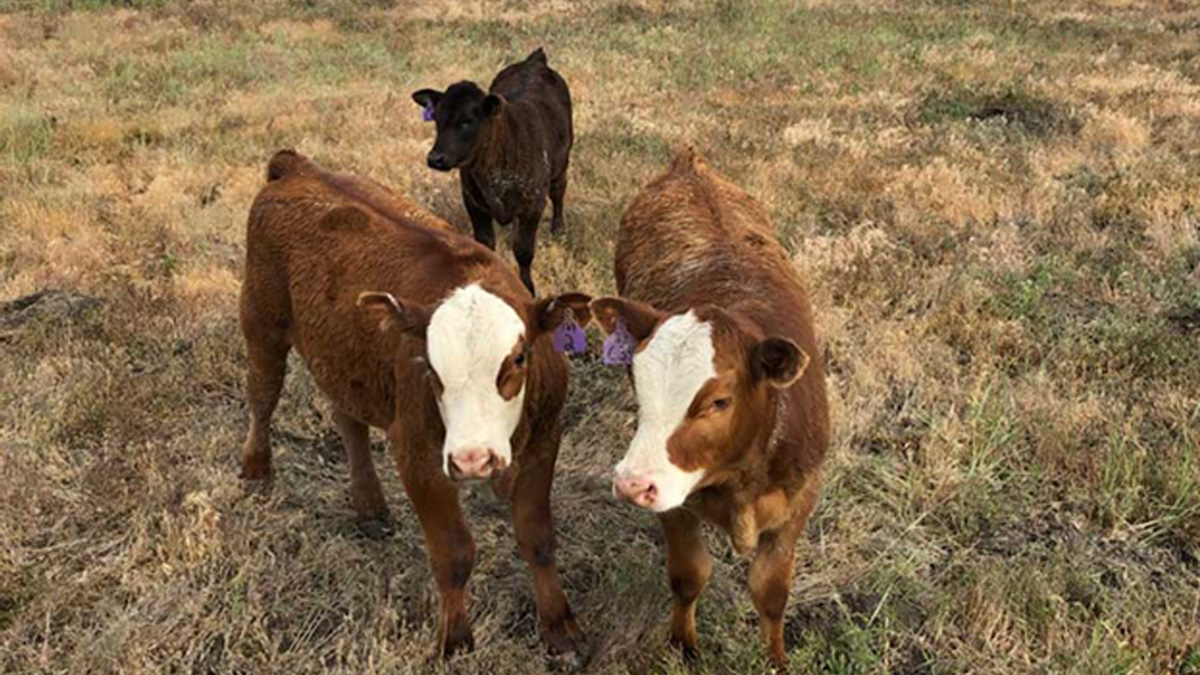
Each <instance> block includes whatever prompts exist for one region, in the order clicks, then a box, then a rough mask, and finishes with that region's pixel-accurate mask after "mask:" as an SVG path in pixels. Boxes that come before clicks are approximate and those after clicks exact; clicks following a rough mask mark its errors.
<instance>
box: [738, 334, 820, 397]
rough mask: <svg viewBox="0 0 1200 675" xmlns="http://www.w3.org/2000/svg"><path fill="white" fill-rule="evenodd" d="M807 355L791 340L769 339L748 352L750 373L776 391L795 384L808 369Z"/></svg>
mask: <svg viewBox="0 0 1200 675" xmlns="http://www.w3.org/2000/svg"><path fill="white" fill-rule="evenodd" d="M808 361H809V359H808V354H806V353H805V352H804V350H803V349H800V347H799V346H798V345H797V344H796V343H795V342H792V341H791V340H789V339H787V338H783V337H775V336H772V337H769V338H767V339H765V340H763V341H762V342H759V343H758V344H756V345H754V347H753V348H752V349H751V350H750V372H751V373H754V377H755V379H757V380H766V382H767V384H769V385H771V386H772V387H775V388H776V389H786V388H788V387H790V386H792V385H793V384H795V383H796V380H799V379H800V376H801V375H803V374H804V371H805V370H807V369H808Z"/></svg>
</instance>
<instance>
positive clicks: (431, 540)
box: [398, 443, 475, 657]
mask: <svg viewBox="0 0 1200 675" xmlns="http://www.w3.org/2000/svg"><path fill="white" fill-rule="evenodd" d="M422 445H423V444H422ZM401 447H403V448H404V450H403V454H402V456H401V457H399V458H398V459H399V460H400V462H399V463H400V467H401V469H400V473H401V478H402V479H403V480H404V489H405V490H406V491H407V492H408V497H409V499H411V500H412V505H413V509H414V510H415V511H416V512H417V518H418V519H419V520H420V521H421V531H422V532H423V533H424V536H425V549H426V552H427V553H428V555H429V565H430V567H431V568H433V577H434V579H435V580H436V581H437V586H438V593H439V595H440V596H441V613H440V618H439V620H438V650H439V652H440V653H441V654H442V656H447V657H448V656H451V655H452V654H454V653H456V652H459V651H468V650H471V649H474V648H475V638H474V636H473V635H472V634H471V621H470V619H468V618H467V580H468V579H469V578H470V577H471V570H472V569H473V568H474V567H475V540H474V539H473V538H472V537H471V532H470V530H468V529H467V524H466V522H465V521H464V520H463V515H462V510H461V509H460V508H459V505H458V490H457V489H455V487H454V484H453V483H451V482H450V479H449V478H447V477H446V475H445V474H444V473H442V469H441V467H439V466H437V462H434V461H421V459H420V458H422V457H426V456H429V455H430V454H431V453H432V454H436V455H437V456H438V458H439V459H440V455H441V453H439V452H435V451H433V449H432V448H429V447H418V444H415V443H407V444H404V445H402V446H401Z"/></svg>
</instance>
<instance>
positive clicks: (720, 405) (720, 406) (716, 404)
mask: <svg viewBox="0 0 1200 675" xmlns="http://www.w3.org/2000/svg"><path fill="white" fill-rule="evenodd" d="M729 403H730V399H729V398H728V397H726V398H719V399H717V400H715V401H713V402H712V408H713V410H724V409H726V408H728V407H729Z"/></svg>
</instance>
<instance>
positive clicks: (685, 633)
mask: <svg viewBox="0 0 1200 675" xmlns="http://www.w3.org/2000/svg"><path fill="white" fill-rule="evenodd" d="M659 522H660V523H661V525H662V530H663V539H664V540H666V544H667V579H668V580H669V581H670V584H671V595H672V596H673V600H672V603H671V644H673V645H675V646H677V647H679V648H680V649H682V650H683V654H684V656H685V657H687V658H692V657H694V656H695V655H696V651H697V648H698V646H699V636H698V635H697V634H696V601H697V600H698V599H699V597H700V592H701V591H703V590H704V586H705V585H706V584H708V578H709V576H710V575H711V574H712V560H711V559H710V558H709V557H708V549H707V548H705V546H704V539H703V537H702V536H701V533H700V519H699V518H697V517H696V515H695V514H694V513H692V512H691V511H688V510H687V509H682V508H679V509H673V510H671V511H667V512H666V513H664V514H662V515H661V516H659Z"/></svg>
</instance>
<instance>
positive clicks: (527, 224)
mask: <svg viewBox="0 0 1200 675" xmlns="http://www.w3.org/2000/svg"><path fill="white" fill-rule="evenodd" d="M541 217H542V209H541V208H538V209H536V210H535V211H532V212H530V213H526V214H523V215H522V216H521V217H520V218H519V219H518V220H517V232H516V235H515V236H514V237H513V243H512V247H513V257H515V258H516V259H517V266H518V267H519V268H520V271H521V281H522V282H524V284H525V288H528V289H529V294H530V295H532V296H534V297H537V292H536V291H535V290H534V289H533V273H532V272H531V271H530V268H531V267H532V266H533V252H534V251H535V250H536V249H537V229H538V221H539V220H541Z"/></svg>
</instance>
